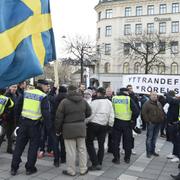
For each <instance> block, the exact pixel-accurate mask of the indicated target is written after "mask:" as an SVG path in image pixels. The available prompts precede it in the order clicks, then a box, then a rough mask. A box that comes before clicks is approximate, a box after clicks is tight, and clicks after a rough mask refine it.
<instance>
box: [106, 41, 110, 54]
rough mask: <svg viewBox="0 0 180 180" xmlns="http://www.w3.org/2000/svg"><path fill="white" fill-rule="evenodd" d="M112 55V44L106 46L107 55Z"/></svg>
mask: <svg viewBox="0 0 180 180" xmlns="http://www.w3.org/2000/svg"><path fill="white" fill-rule="evenodd" d="M110 54H111V44H110V43H108V44H105V55H110Z"/></svg>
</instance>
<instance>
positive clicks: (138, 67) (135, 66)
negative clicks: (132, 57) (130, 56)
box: [134, 62, 141, 74]
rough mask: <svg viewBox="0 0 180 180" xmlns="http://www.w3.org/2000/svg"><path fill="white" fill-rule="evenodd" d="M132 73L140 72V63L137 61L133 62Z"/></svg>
mask: <svg viewBox="0 0 180 180" xmlns="http://www.w3.org/2000/svg"><path fill="white" fill-rule="evenodd" d="M134 73H135V74H138V73H141V64H140V63H139V62H136V63H135V64H134Z"/></svg>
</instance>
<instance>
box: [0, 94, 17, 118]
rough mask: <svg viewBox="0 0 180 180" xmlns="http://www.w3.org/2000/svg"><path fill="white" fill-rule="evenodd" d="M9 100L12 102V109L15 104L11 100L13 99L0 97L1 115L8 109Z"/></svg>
mask: <svg viewBox="0 0 180 180" xmlns="http://www.w3.org/2000/svg"><path fill="white" fill-rule="evenodd" d="M8 100H10V105H9V106H8V108H11V107H13V106H14V102H13V101H12V100H11V98H8V97H6V96H4V95H0V115H2V114H3V113H4V109H5V107H6V104H7V103H8Z"/></svg>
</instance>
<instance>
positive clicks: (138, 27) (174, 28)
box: [107, 21, 179, 35]
mask: <svg viewBox="0 0 180 180" xmlns="http://www.w3.org/2000/svg"><path fill="white" fill-rule="evenodd" d="M166 27H167V25H166V22H160V23H159V33H160V34H165V33H166V29H167V28H166ZM109 29H110V28H109ZM109 29H107V30H108V33H109V34H110V32H109V31H110V30H109ZM155 31H156V30H155V27H154V23H147V33H148V34H151V33H154V32H155ZM142 32H143V27H142V24H135V34H136V35H140V34H142ZM171 32H172V33H179V21H172V22H171ZM111 33H112V27H111ZM131 33H132V30H131V24H125V25H124V35H130V34H131Z"/></svg>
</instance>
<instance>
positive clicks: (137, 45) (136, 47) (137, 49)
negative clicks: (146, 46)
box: [135, 43, 141, 54]
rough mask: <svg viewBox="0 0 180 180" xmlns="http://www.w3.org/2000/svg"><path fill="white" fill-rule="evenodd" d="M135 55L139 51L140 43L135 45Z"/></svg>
mask: <svg viewBox="0 0 180 180" xmlns="http://www.w3.org/2000/svg"><path fill="white" fill-rule="evenodd" d="M135 49H136V50H135V53H136V54H138V51H140V50H141V43H135Z"/></svg>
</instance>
